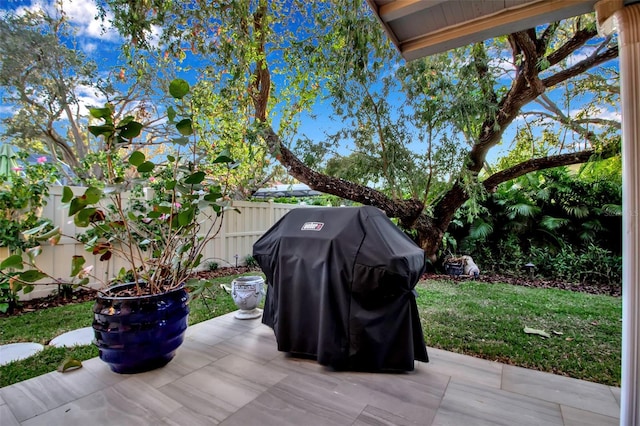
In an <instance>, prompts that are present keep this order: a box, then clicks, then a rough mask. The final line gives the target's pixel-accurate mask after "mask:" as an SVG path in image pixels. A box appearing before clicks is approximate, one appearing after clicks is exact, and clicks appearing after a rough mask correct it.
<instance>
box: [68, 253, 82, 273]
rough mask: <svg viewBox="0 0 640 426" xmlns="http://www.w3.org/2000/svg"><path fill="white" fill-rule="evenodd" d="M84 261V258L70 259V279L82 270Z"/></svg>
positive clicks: (75, 257)
mask: <svg viewBox="0 0 640 426" xmlns="http://www.w3.org/2000/svg"><path fill="white" fill-rule="evenodd" d="M85 262H86V261H85V259H84V256H78V255H76V256H73V257H72V258H71V275H69V276H70V277H75V276H76V275H78V274H79V273H80V271H81V270H82V267H83V266H84V263H85Z"/></svg>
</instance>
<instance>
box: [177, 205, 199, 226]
mask: <svg viewBox="0 0 640 426" xmlns="http://www.w3.org/2000/svg"><path fill="white" fill-rule="evenodd" d="M194 217H195V214H194V211H193V209H188V210H183V211H181V212H180V213H179V214H178V225H179V226H187V225H188V224H190V223H191V222H192V221H193V218H194Z"/></svg>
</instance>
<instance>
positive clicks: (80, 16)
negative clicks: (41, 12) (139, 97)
mask: <svg viewBox="0 0 640 426" xmlns="http://www.w3.org/2000/svg"><path fill="white" fill-rule="evenodd" d="M53 4H54V0H0V13H2V10H3V9H4V10H13V11H18V12H19V11H20V10H21V9H23V8H43V9H45V10H49V11H53V10H54V7H53ZM62 5H63V9H64V11H65V13H66V17H67V20H68V22H70V23H71V24H72V25H73V26H74V28H75V29H76V32H77V42H78V46H79V48H80V49H82V51H83V52H84V53H85V54H86V55H87V56H88V57H89V58H90V59H92V60H94V61H95V62H96V63H97V64H98V66H99V68H100V69H101V70H106V69H108V68H112V67H117V66H118V55H119V48H120V43H121V41H122V40H121V39H120V37H119V35H118V34H117V33H116V31H115V30H113V29H112V28H110V27H109V26H108V24H105V23H103V22H102V21H99V20H96V19H95V16H96V15H97V12H98V10H97V7H96V5H95V2H94V0H62ZM105 25H106V26H105ZM495 60H496V61H497V62H500V65H502V66H504V68H505V78H509V74H510V72H512V70H513V65H512V64H510V63H509V62H508V61H506V60H503V59H501V58H496V59H495ZM78 95H79V96H80V97H81V98H82V100H83V102H84V104H85V105H86V106H87V107H92V106H100V105H102V104H104V101H105V100H104V99H101V98H100V97H99V96H97V95H96V94H95V93H94V92H93V91H91V90H88V88H86V87H79V88H78ZM535 109H539V107H538V106H536V105H535V104H534V105H531V106H529V107H527V110H528V111H531V110H535ZM577 109H578V108H576V110H577ZM12 112H13V108H12V107H11V106H10V105H5V104H0V117H3V116H6V115H7V114H11V113H12ZM313 112H314V113H315V118H313V119H312V118H311V117H310V115H308V114H305V115H303V116H302V118H301V127H300V129H299V132H298V134H299V135H301V136H302V135H304V136H308V137H310V138H312V139H314V140H320V139H322V137H323V129H324V130H327V131H331V130H335V129H336V128H337V126H338V124H336V123H334V122H332V121H331V119H330V109H329V108H328V106H327V105H322V104H318V105H317V106H316V108H315V109H314V111H313ZM569 114H572V112H569ZM600 115H601V116H602V117H611V118H616V119H619V115H620V114H619V111H617V110H616V109H610V110H603V111H601V112H600ZM519 122H522V120H521V119H519V120H518V121H516V123H514V124H515V125H512V126H511V127H510V129H508V130H507V132H506V134H505V138H504V140H505V141H510V140H511V139H513V135H514V134H515V129H516V125H517V124H518V123H519ZM0 126H1V124H0ZM1 130H2V129H1V127H0V131H1ZM506 149H508V143H505V145H504V146H502V147H498V148H497V149H495V150H494V152H493V153H492V155H491V159H492V158H495V157H496V155H498V153H499V152H500V151H504V150H506ZM345 152H346V151H344V152H343V153H345Z"/></svg>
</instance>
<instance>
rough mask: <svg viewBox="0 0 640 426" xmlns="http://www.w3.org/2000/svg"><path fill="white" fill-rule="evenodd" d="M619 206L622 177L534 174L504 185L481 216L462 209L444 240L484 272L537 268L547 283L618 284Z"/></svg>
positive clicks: (553, 171) (563, 171)
mask: <svg viewBox="0 0 640 426" xmlns="http://www.w3.org/2000/svg"><path fill="white" fill-rule="evenodd" d="M621 202H622V196H621V186H620V184H619V183H618V180H617V179H603V178H601V179H595V178H591V179H585V178H583V177H582V175H576V174H572V173H571V172H569V171H568V170H567V169H565V168H559V169H551V170H547V171H542V172H535V173H531V174H529V175H526V176H523V177H521V178H519V179H516V180H514V181H510V182H507V183H505V184H503V185H500V186H499V187H498V189H497V191H496V193H494V194H492V196H491V197H489V198H488V199H487V200H486V201H484V202H483V204H482V206H483V209H484V211H483V212H482V213H480V214H479V215H468V209H467V208H466V207H464V208H463V209H461V210H460V211H459V212H458V213H457V215H456V218H457V219H456V220H455V221H454V222H453V223H454V224H458V226H452V227H451V228H450V230H449V233H448V235H447V240H448V241H449V240H450V239H454V240H455V241H456V242H457V244H458V245H459V251H460V252H463V253H466V254H470V255H471V256H473V257H474V259H475V260H476V263H478V264H479V265H480V267H481V269H482V270H485V271H493V272H500V273H509V274H520V273H523V272H524V271H523V269H522V266H523V265H524V264H525V263H528V262H533V263H534V264H535V265H536V267H537V274H538V275H539V276H542V277H547V278H554V279H559V280H568V281H571V282H585V281H586V282H601V283H604V284H609V283H620V282H621V259H620V252H621V238H622V236H621V210H620V208H621ZM449 245H450V243H449ZM598 257H599V258H600V260H599V261H598V260H597V259H598Z"/></svg>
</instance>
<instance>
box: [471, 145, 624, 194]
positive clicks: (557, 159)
mask: <svg viewBox="0 0 640 426" xmlns="http://www.w3.org/2000/svg"><path fill="white" fill-rule="evenodd" d="M619 153H620V145H619V144H616V143H611V144H609V145H607V146H605V147H604V148H603V149H602V150H596V149H588V150H584V151H580V152H571V153H567V154H559V155H551V156H548V157H543V158H533V159H531V160H527V161H523V162H522V163H520V164H516V165H515V166H513V167H509V168H508V169H505V170H502V171H499V172H498V173H495V174H493V175H491V176H489V177H488V178H487V179H485V180H484V181H483V182H482V184H483V185H484V187H485V188H486V189H487V191H489V192H493V191H494V190H495V189H496V187H497V186H498V185H499V184H501V183H503V182H506V181H509V180H512V179H515V178H518V177H520V176H523V175H526V174H527V173H530V172H533V171H536V170H543V169H549V168H552V167H559V166H569V165H571V164H581V163H586V162H587V161H589V160H591V159H593V158H594V157H598V158H599V159H603V160H604V159H606V158H611V157H613V156H614V155H617V154H619Z"/></svg>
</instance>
